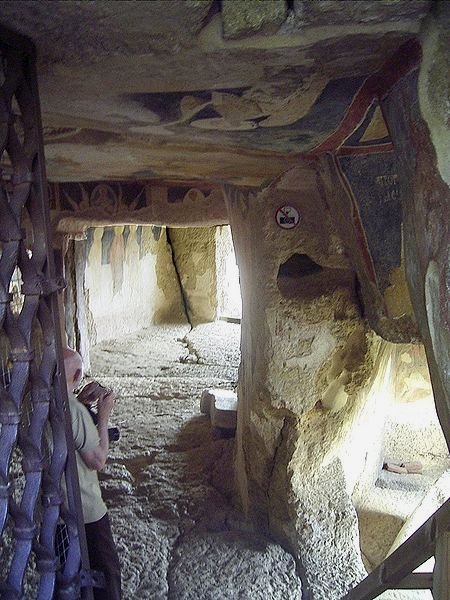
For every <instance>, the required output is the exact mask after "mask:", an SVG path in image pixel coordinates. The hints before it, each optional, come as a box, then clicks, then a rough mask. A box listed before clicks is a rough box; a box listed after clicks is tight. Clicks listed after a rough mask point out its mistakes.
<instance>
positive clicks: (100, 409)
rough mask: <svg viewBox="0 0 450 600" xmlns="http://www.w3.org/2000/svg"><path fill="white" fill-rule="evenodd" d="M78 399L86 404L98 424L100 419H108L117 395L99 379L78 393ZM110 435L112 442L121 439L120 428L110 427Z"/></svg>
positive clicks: (105, 420)
mask: <svg viewBox="0 0 450 600" xmlns="http://www.w3.org/2000/svg"><path fill="white" fill-rule="evenodd" d="M77 399H78V400H79V401H80V402H81V403H82V404H84V405H85V406H86V408H87V409H88V410H89V412H90V414H91V417H92V419H93V421H94V423H95V424H96V425H97V423H98V422H99V420H100V421H104V422H107V421H108V419H109V417H110V415H111V412H112V409H113V406H114V401H115V399H116V397H115V395H114V392H113V391H112V390H111V389H110V388H108V387H105V386H103V385H102V384H101V383H99V382H98V381H91V382H89V383H88V384H87V385H85V386H84V387H83V389H82V390H81V391H80V392H79V393H78V395H77ZM108 436H109V441H110V442H116V441H118V440H119V439H120V431H119V428H118V427H108Z"/></svg>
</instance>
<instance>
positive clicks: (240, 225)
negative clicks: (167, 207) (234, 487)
mask: <svg viewBox="0 0 450 600" xmlns="http://www.w3.org/2000/svg"><path fill="white" fill-rule="evenodd" d="M323 190H324V186H323V185H322V182H321V174H320V167H319V164H318V162H317V163H316V162H311V163H308V162H304V163H303V164H302V165H300V166H299V167H298V168H295V169H293V170H291V171H289V172H288V173H286V174H285V175H283V176H282V177H281V178H279V179H278V180H277V181H276V182H275V183H273V184H272V185H271V186H269V187H267V188H265V189H263V190H260V191H255V192H248V191H243V190H238V189H236V188H231V187H228V188H227V189H226V202H227V208H228V213H229V219H230V223H231V228H232V234H233V241H234V245H235V250H236V256H237V261H238V265H239V272H240V281H241V292H242V301H243V313H242V341H241V351H242V360H241V366H240V373H239V389H238V395H239V408H238V429H237V482H238V488H239V492H240V497H241V499H242V504H243V506H244V509H245V510H246V511H247V513H248V514H250V515H252V516H253V517H254V518H255V519H256V521H257V523H258V526H259V527H261V528H266V529H269V530H270V531H271V532H272V534H274V535H276V536H277V537H278V538H279V539H280V541H281V542H282V543H284V544H285V545H287V546H288V547H290V549H291V550H292V552H293V553H294V554H295V556H296V557H297V558H298V559H299V560H300V562H301V563H302V569H304V573H303V574H304V576H305V577H304V579H305V580H306V583H307V585H309V586H311V588H312V589H313V593H314V598H315V600H333V599H336V600H337V599H338V598H340V597H342V596H343V595H344V594H345V592H346V591H347V590H348V589H349V588H350V587H351V586H352V585H354V584H355V583H356V582H357V581H359V580H360V579H361V577H362V576H364V568H363V565H362V561H361V558H360V551H359V539H358V526H357V517H356V514H355V511H354V509H353V506H352V504H351V501H350V493H351V489H347V488H348V485H347V481H348V480H349V478H348V477H347V473H348V470H349V469H351V466H350V465H348V464H346V463H345V461H343V460H341V456H343V453H342V449H343V447H344V445H345V440H346V439H347V437H348V435H349V433H350V430H351V428H352V426H353V424H354V423H355V421H356V419H357V418H358V416H359V414H360V411H361V408H362V406H363V404H364V400H365V397H366V394H367V391H368V389H369V387H370V385H371V383H372V381H371V373H372V371H373V361H374V359H375V355H376V353H377V350H378V348H379V338H376V336H375V335H374V334H373V333H372V332H371V331H369V330H368V329H367V327H366V325H365V323H364V322H363V321H362V319H361V318H360V314H359V307H358V302H357V300H356V295H355V289H354V274H353V271H352V270H351V269H350V266H349V263H348V259H347V258H346V256H345V253H344V250H343V246H342V243H341V241H340V238H339V236H338V234H337V232H336V230H335V227H334V223H333V219H332V218H331V215H330V213H329V209H328V204H327V202H326V199H325V197H324V191H323ZM286 207H290V208H286ZM292 209H293V210H292ZM297 221H298V222H297ZM361 452H362V453H363V450H361ZM304 583H305V582H304Z"/></svg>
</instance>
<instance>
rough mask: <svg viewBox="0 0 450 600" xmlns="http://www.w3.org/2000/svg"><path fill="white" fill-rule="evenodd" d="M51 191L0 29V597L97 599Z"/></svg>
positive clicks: (29, 70)
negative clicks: (62, 328) (63, 335)
mask: <svg viewBox="0 0 450 600" xmlns="http://www.w3.org/2000/svg"><path fill="white" fill-rule="evenodd" d="M46 193H47V186H46V181H45V172H44V167H43V151H42V131H41V124H40V114H39V101H38V93H37V85H36V77H35V72H34V53H33V49H32V47H31V46H30V45H29V44H28V42H27V41H26V40H25V39H24V38H19V37H18V36H15V35H14V34H11V33H10V32H7V31H6V30H4V29H2V28H0V367H1V374H0V536H1V537H0V597H1V598H3V599H5V600H13V599H19V598H21V599H22V598H28V597H29V598H37V599H38V600H50V599H51V598H53V597H56V598H67V599H72V598H73V599H75V598H79V597H80V596H81V597H83V598H86V597H87V598H90V597H92V596H91V593H90V592H89V591H86V589H83V588H81V580H82V577H81V574H82V569H83V567H86V566H87V562H86V549H85V544H83V540H84V532H83V522H82V517H81V504H80V498H79V489H78V479H77V473H76V467H74V465H75V457H74V450H73V440H72V435H71V429H70V419H69V418H68V412H67V393H66V391H65V385H64V381H63V377H62V373H63V368H62V365H61V354H62V352H61V342H60V339H59V331H58V329H57V327H58V323H59V319H58V315H57V297H56V295H57V293H58V291H59V290H60V289H61V281H60V280H58V279H57V278H56V276H55V271H54V264H53V255H52V249H51V244H50V233H49V231H50V230H49V218H48V200H47V198H46ZM63 477H65V480H66V484H67V485H66V487H67V494H66V495H64V494H63V492H62V487H61V480H62V478H63ZM62 532H63V533H62ZM80 540H81V542H80Z"/></svg>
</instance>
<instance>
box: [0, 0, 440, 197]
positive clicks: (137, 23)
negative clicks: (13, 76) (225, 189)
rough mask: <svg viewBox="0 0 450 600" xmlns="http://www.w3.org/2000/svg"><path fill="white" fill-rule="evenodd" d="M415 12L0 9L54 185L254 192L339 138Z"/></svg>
mask: <svg viewBox="0 0 450 600" xmlns="http://www.w3.org/2000/svg"><path fill="white" fill-rule="evenodd" d="M429 8H430V2H428V1H424V0H417V1H416V0H379V1H377V2H372V1H365V0H364V1H353V0H350V1H347V0H343V1H339V2H337V1H328V0H320V1H317V0H294V1H290V2H285V0H251V1H249V0H222V2H218V1H214V0H171V1H168V0H153V1H152V2H134V1H101V2H85V1H82V2H72V1H62V2H60V1H51V2H48V1H44V0H32V1H27V0H24V1H17V2H16V1H6V2H5V1H4V2H2V4H1V12H0V22H1V24H2V25H4V26H6V27H9V28H11V29H14V30H16V31H18V32H20V33H23V34H25V35H27V36H29V37H31V38H32V39H33V41H34V42H35V44H36V47H37V52H38V73H39V83H40V92H41V105H42V113H43V122H44V137H45V151H46V157H47V170H48V176H49V178H50V179H51V180H53V181H86V180H100V179H105V180H106V179H107V180H112V179H122V180H123V179H165V180H186V179H189V180H192V179H194V180H195V179H208V180H210V181H218V182H221V181H228V182H234V183H240V184H243V185H259V184H261V183H262V182H263V181H266V180H268V179H271V178H274V177H276V176H277V175H279V174H280V172H282V171H283V170H285V169H286V168H288V167H289V166H290V165H292V164H294V163H295V162H296V160H298V155H299V154H300V153H307V152H309V151H311V150H312V149H313V148H315V147H317V146H318V145H320V144H321V143H322V142H323V141H324V140H325V139H326V138H327V137H328V136H330V135H331V134H332V133H333V132H334V131H335V130H336V128H337V127H338V125H339V123H340V122H341V120H342V118H343V115H344V114H345V112H346V110H347V109H348V107H349V106H350V104H351V102H352V99H353V98H354V96H355V94H356V93H357V92H358V90H359V89H360V88H361V86H362V84H363V82H364V80H365V79H366V78H367V77H368V76H369V75H370V74H371V73H373V72H374V71H376V70H377V69H379V68H380V67H381V66H382V65H383V63H384V62H385V61H386V60H387V58H388V57H389V56H391V55H392V54H393V53H394V52H395V51H396V50H397V49H398V48H399V47H400V46H401V45H402V44H404V43H405V42H406V41H407V40H409V39H411V37H414V36H415V34H417V33H418V31H419V28H420V23H421V20H422V19H423V17H424V16H425V15H426V14H427V12H428V10H429Z"/></svg>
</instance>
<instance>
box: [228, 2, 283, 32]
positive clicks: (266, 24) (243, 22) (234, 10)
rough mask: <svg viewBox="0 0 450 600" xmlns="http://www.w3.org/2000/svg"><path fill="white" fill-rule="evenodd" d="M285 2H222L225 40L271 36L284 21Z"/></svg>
mask: <svg viewBox="0 0 450 600" xmlns="http://www.w3.org/2000/svg"><path fill="white" fill-rule="evenodd" d="M286 12H287V9H286V2H285V0H222V24H223V36H224V38H225V39H233V38H240V37H246V36H248V35H253V34H255V33H262V34H272V33H275V32H276V31H277V29H278V28H279V27H280V25H281V24H282V23H283V21H284V20H285V19H286Z"/></svg>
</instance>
